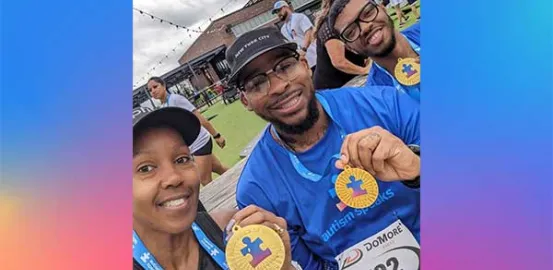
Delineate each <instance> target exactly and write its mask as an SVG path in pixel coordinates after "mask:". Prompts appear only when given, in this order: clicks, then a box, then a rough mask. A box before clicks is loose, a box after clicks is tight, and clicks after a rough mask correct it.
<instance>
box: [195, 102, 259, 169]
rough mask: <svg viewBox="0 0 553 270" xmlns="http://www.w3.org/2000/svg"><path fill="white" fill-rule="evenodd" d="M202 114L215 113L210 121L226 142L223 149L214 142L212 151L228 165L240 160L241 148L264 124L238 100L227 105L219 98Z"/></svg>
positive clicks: (207, 115)
mask: <svg viewBox="0 0 553 270" xmlns="http://www.w3.org/2000/svg"><path fill="white" fill-rule="evenodd" d="M203 109H206V108H205V107H204V108H203ZM202 114H203V116H205V117H206V118H209V117H212V116H214V115H217V116H216V117H215V118H213V119H211V121H210V122H211V124H212V125H213V126H214V127H215V129H217V131H218V132H219V133H221V135H223V137H225V139H226V141H227V144H226V146H225V148H224V149H221V148H219V146H218V145H217V144H215V142H214V146H213V153H215V155H216V156H217V157H218V158H219V160H221V162H222V163H223V164H225V165H226V166H228V167H232V166H233V165H234V164H236V163H237V162H238V161H240V152H241V151H242V149H244V147H246V145H248V143H249V142H250V141H251V140H252V139H253V138H254V137H255V136H256V135H257V134H259V132H261V130H262V129H263V127H265V125H266V122H265V121H264V120H262V119H261V118H259V117H258V116H257V115H256V114H254V113H253V112H250V111H248V110H246V108H244V106H243V105H242V103H240V100H237V101H235V102H233V103H232V104H229V105H225V104H223V102H222V101H220V100H219V101H217V104H215V105H213V106H211V107H209V108H207V110H206V111H204V112H203V113H202ZM216 177H217V175H216V174H214V175H213V178H214V179H215V178H216Z"/></svg>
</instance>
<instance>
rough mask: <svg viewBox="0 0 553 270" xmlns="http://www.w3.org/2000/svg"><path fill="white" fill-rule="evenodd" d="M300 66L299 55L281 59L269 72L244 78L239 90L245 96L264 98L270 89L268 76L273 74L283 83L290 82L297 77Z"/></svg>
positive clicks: (295, 54)
mask: <svg viewBox="0 0 553 270" xmlns="http://www.w3.org/2000/svg"><path fill="white" fill-rule="evenodd" d="M300 66H301V65H300V60H299V55H298V54H297V53H294V54H292V55H289V56H286V57H284V58H282V59H281V60H280V61H278V62H277V63H276V64H275V66H274V67H273V68H272V69H271V70H269V71H267V72H265V73H257V74H255V75H253V76H248V77H246V79H245V80H244V81H243V83H242V84H240V86H239V88H240V89H241V90H242V91H244V92H245V93H246V94H247V95H251V96H265V95H267V93H268V92H269V89H271V81H270V79H269V75H271V74H274V75H275V76H276V77H277V78H279V79H281V80H283V81H292V80H294V79H296V78H297V77H298V76H299V74H300V72H299V71H300Z"/></svg>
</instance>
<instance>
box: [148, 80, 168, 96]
mask: <svg viewBox="0 0 553 270" xmlns="http://www.w3.org/2000/svg"><path fill="white" fill-rule="evenodd" d="M147 87H148V91H150V94H151V95H152V97H154V98H155V99H161V98H162V97H163V94H164V93H165V91H166V90H165V86H163V84H161V83H158V82H156V81H154V80H150V81H149V82H148V85H147ZM162 101H165V100H162Z"/></svg>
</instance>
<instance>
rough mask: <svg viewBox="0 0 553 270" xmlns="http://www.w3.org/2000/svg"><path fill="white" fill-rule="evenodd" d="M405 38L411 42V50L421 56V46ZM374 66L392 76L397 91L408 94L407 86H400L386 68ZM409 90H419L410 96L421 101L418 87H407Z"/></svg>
mask: <svg viewBox="0 0 553 270" xmlns="http://www.w3.org/2000/svg"><path fill="white" fill-rule="evenodd" d="M403 36H404V37H405V39H407V41H408V42H409V45H411V48H412V49H413V51H415V52H416V53H417V54H419V55H420V51H421V47H420V46H419V45H417V44H415V43H414V42H413V41H411V40H410V39H409V38H407V37H406V36H405V35H403ZM374 65H375V66H376V67H377V68H378V69H380V70H381V71H383V72H384V73H386V75H388V76H390V78H392V82H393V84H394V87H395V88H396V89H397V90H399V91H404V92H407V91H405V90H406V89H405V87H406V86H404V85H402V84H400V83H399V82H398V81H397V80H396V78H395V77H394V76H392V75H391V74H390V73H389V72H388V71H387V70H386V69H385V68H383V67H381V66H380V65H378V64H377V63H376V62H375V63H374ZM407 88H416V89H417V91H416V92H417V93H413V92H415V91H409V95H411V94H413V95H415V96H416V97H415V98H416V99H417V100H420V94H418V88H419V87H418V86H414V87H413V86H411V87H407Z"/></svg>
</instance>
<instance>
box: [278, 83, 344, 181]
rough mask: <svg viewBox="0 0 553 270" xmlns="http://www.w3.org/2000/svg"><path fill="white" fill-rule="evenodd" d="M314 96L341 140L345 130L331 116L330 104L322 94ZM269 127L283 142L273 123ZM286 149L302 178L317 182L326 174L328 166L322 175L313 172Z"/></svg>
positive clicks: (333, 157) (336, 156) (337, 157)
mask: <svg viewBox="0 0 553 270" xmlns="http://www.w3.org/2000/svg"><path fill="white" fill-rule="evenodd" d="M315 96H316V97H317V99H318V100H319V102H320V103H321V106H322V107H323V109H324V110H325V111H326V113H327V114H328V116H329V117H330V120H331V121H333V122H334V124H336V126H337V127H338V129H339V131H340V137H341V138H342V140H343V139H344V138H345V137H346V132H345V131H344V129H343V128H342V126H340V124H339V123H338V122H336V120H334V117H333V116H332V111H331V110H330V106H329V105H328V101H327V100H326V99H325V98H324V97H323V96H321V95H319V94H315ZM271 129H272V131H273V133H274V134H275V136H276V137H277V138H278V140H280V141H281V142H282V144H284V142H283V141H282V139H281V138H280V136H279V135H278V132H276V129H275V127H274V126H273V125H271ZM284 145H286V144H284ZM285 149H286V148H285ZM286 150H287V152H288V157H289V158H290V162H292V165H293V166H294V169H296V172H297V173H299V174H300V175H301V176H302V177H303V178H305V179H308V180H311V181H313V182H317V181H319V180H321V178H322V177H323V175H324V174H326V171H327V170H328V166H327V169H326V170H325V171H324V172H323V175H320V174H317V173H314V172H312V171H310V170H309V169H307V168H306V167H305V165H303V163H301V161H300V159H299V158H298V156H297V155H296V154H295V153H294V152H292V151H290V150H289V149H286ZM340 156H341V155H340V153H338V154H335V155H333V156H332V157H331V158H330V160H329V163H330V162H331V161H332V160H333V159H340Z"/></svg>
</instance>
